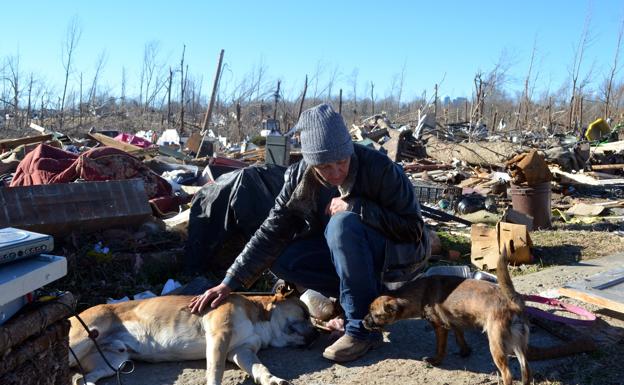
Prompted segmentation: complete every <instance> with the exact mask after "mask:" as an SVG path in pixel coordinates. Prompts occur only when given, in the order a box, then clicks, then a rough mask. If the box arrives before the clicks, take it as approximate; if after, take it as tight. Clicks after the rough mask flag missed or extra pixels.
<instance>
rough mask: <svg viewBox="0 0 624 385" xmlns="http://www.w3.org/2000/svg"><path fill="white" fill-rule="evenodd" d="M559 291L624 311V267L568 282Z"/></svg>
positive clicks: (568, 295)
mask: <svg viewBox="0 0 624 385" xmlns="http://www.w3.org/2000/svg"><path fill="white" fill-rule="evenodd" d="M559 292H560V293H561V294H562V295H565V296H566V297H570V298H575V299H578V300H581V301H585V302H588V303H593V304H595V305H598V306H602V307H604V308H607V309H611V310H615V311H618V312H620V313H624V268H621V267H619V268H614V269H611V270H608V271H605V272H602V273H600V274H596V275H593V276H591V277H588V278H585V279H583V280H582V281H579V282H573V283H570V284H566V285H565V286H564V287H563V288H561V289H559Z"/></svg>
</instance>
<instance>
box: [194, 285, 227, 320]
mask: <svg viewBox="0 0 624 385" xmlns="http://www.w3.org/2000/svg"><path fill="white" fill-rule="evenodd" d="M231 292H232V289H230V288H229V287H228V286H227V285H226V284H224V283H221V284H219V285H217V286H215V287H213V288H211V289H208V290H206V292H204V294H202V295H198V296H195V297H193V299H191V302H190V303H189V304H188V308H189V309H191V313H201V312H202V311H203V310H204V309H205V308H206V306H207V305H208V304H209V303H210V307H211V308H213V309H214V308H215V307H217V306H219V305H220V304H221V302H223V301H224V300H225V299H226V298H227V296H228V295H230V293H231ZM211 301H212V302H211Z"/></svg>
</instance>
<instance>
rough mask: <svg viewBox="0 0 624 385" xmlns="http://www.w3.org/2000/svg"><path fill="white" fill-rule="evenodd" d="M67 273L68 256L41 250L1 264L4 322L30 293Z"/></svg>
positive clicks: (0, 321) (0, 312)
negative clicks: (38, 253)
mask: <svg viewBox="0 0 624 385" xmlns="http://www.w3.org/2000/svg"><path fill="white" fill-rule="evenodd" d="M66 274H67V259H65V257H60V256H56V255H48V254H41V255H37V256H32V257H30V258H24V259H20V260H16V261H13V262H11V263H4V264H0V325H2V324H3V323H4V322H5V321H6V320H8V319H9V318H10V317H12V316H13V315H14V314H15V313H16V312H17V311H18V310H19V309H21V308H22V306H24V305H25V304H26V303H27V302H28V301H27V296H28V295H29V294H30V293H31V292H33V291H34V290H37V289H39V288H41V287H42V286H45V285H47V284H49V283H51V282H53V281H55V280H57V279H59V278H61V277H63V276H65V275H66Z"/></svg>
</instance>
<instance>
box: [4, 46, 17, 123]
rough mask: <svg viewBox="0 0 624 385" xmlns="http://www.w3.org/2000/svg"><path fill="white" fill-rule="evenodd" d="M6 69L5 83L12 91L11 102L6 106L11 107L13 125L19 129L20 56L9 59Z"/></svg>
mask: <svg viewBox="0 0 624 385" xmlns="http://www.w3.org/2000/svg"><path fill="white" fill-rule="evenodd" d="M6 69H7V71H8V75H6V76H5V78H4V79H5V81H7V82H8V83H9V87H10V89H11V101H10V102H7V101H5V103H6V104H10V105H11V107H12V108H11V110H12V111H13V125H14V126H15V128H17V127H19V124H20V123H19V120H20V119H19V98H20V92H21V89H20V76H21V75H20V58H19V54H17V55H16V56H11V57H9V58H8V59H7V65H6Z"/></svg>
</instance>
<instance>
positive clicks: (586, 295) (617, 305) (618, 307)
mask: <svg viewBox="0 0 624 385" xmlns="http://www.w3.org/2000/svg"><path fill="white" fill-rule="evenodd" d="M558 291H559V294H561V295H562V296H564V297H568V298H573V299H577V300H579V301H583V302H587V303H591V304H594V305H598V306H601V307H603V308H605V309H611V310H613V311H617V312H620V313H624V303H622V302H618V301H615V300H612V299H609V298H605V297H603V296H600V295H598V294H597V293H594V292H586V291H581V290H578V289H573V288H569V287H562V288H559V289H558Z"/></svg>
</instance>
